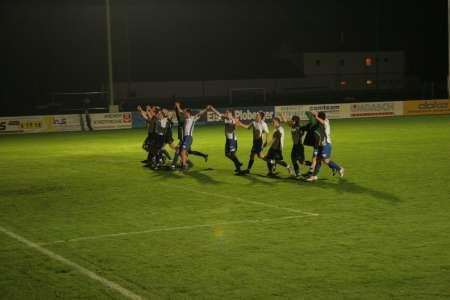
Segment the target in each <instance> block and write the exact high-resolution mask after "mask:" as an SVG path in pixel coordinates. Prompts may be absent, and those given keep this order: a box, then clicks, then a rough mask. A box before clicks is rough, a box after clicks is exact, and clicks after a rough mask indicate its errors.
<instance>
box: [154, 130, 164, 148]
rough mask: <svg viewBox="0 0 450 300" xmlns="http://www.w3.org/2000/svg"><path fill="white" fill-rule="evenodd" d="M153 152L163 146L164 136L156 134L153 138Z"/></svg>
mask: <svg viewBox="0 0 450 300" xmlns="http://www.w3.org/2000/svg"><path fill="white" fill-rule="evenodd" d="M154 146H155V150H159V149H161V148H162V147H163V146H164V135H160V134H157V135H156V138H155V144H154Z"/></svg>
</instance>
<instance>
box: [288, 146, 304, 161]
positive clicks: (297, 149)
mask: <svg viewBox="0 0 450 300" xmlns="http://www.w3.org/2000/svg"><path fill="white" fill-rule="evenodd" d="M291 158H292V161H300V162H302V163H303V162H304V161H305V147H304V146H303V145H302V144H297V145H293V146H292V151H291Z"/></svg>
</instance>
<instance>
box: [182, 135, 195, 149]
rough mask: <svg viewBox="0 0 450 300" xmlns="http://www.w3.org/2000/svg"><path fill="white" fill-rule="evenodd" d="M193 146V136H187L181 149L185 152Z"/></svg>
mask: <svg viewBox="0 0 450 300" xmlns="http://www.w3.org/2000/svg"><path fill="white" fill-rule="evenodd" d="M191 146H192V136H191V135H185V136H184V137H183V141H182V142H181V149H182V150H185V151H189V150H191Z"/></svg>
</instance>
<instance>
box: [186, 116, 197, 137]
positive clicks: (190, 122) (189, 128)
mask: <svg viewBox="0 0 450 300" xmlns="http://www.w3.org/2000/svg"><path fill="white" fill-rule="evenodd" d="M198 119H200V117H199V116H190V117H189V118H187V119H184V136H192V134H193V133H194V126H195V122H197V121H198Z"/></svg>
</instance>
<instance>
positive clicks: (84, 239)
mask: <svg viewBox="0 0 450 300" xmlns="http://www.w3.org/2000/svg"><path fill="white" fill-rule="evenodd" d="M304 217H308V215H298V216H287V217H280V218H272V219H254V220H241V221H230V222H220V223H211V224H200V225H187V226H176V227H162V228H154V229H148V230H141V231H130V232H119V233H111V234H102V235H94V236H85V237H78V238H73V239H68V240H59V241H54V242H50V243H43V244H40V245H51V244H60V243H69V242H79V241H87V240H99V239H105V238H113V237H120V236H127V235H137V234H147V233H153V232H163V231H176V230H189V229H196V228H208V227H215V226H221V225H222V226H225V225H236V224H258V223H271V222H272V223H275V222H277V221H286V220H292V219H299V218H304Z"/></svg>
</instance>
